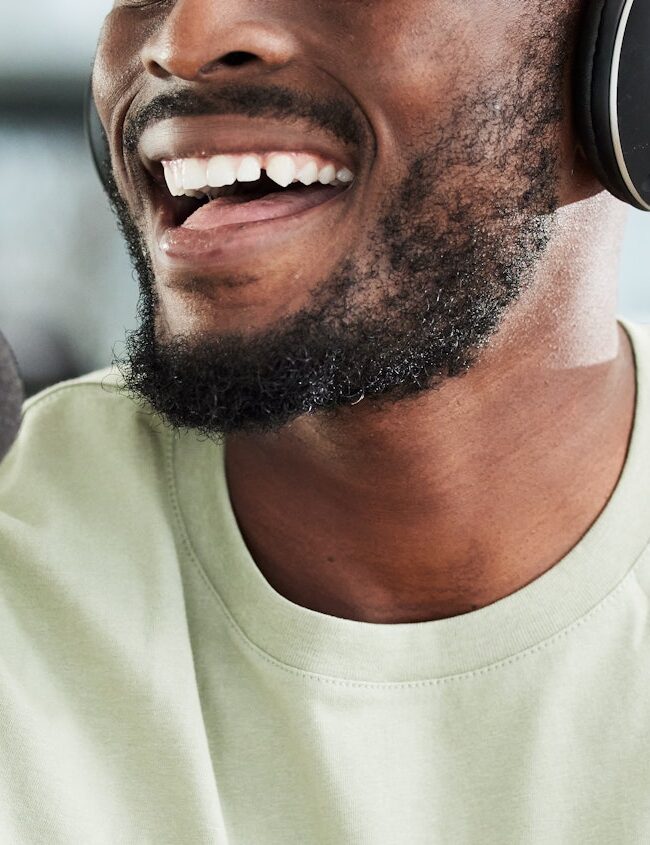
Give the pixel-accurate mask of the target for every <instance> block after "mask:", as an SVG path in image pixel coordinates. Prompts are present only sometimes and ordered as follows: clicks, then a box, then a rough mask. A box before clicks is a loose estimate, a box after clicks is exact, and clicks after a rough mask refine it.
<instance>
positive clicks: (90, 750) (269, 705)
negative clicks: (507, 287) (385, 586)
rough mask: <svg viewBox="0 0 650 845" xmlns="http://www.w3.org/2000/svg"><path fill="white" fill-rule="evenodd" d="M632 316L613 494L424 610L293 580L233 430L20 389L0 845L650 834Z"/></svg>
mask: <svg viewBox="0 0 650 845" xmlns="http://www.w3.org/2000/svg"><path fill="white" fill-rule="evenodd" d="M622 322H623V325H624V326H625V328H626V329H627V331H628V333H629V334H630V336H631V338H632V340H633V344H634V348H635V357H636V361H637V382H638V398H637V410H636V419H635V425H634V432H633V437H632V442H631V447H630V451H629V455H628V458H627V462H626V465H625V468H624V471H623V474H622V476H621V478H620V481H619V484H618V486H617V488H616V490H615V492H614V494H613V496H612V498H611V499H610V501H609V503H608V505H607V507H606V508H605V510H604V512H603V513H602V514H601V516H600V518H599V519H598V520H597V522H596V523H595V524H594V525H593V526H592V528H591V529H590V531H589V532H588V533H587V534H586V536H585V537H584V538H583V539H582V541H581V542H580V544H579V545H578V546H576V547H575V548H574V549H573V550H572V551H571V552H570V553H569V554H568V555H567V556H566V557H565V558H564V559H563V560H561V561H560V562H559V563H558V564H557V565H556V566H555V567H554V568H552V569H551V570H550V571H548V572H546V573H545V574H544V575H542V576H541V577H540V578H538V579H537V580H535V581H534V582H532V583H530V584H528V585H527V586H526V587H524V588H523V589H521V590H519V591H517V592H516V593H514V594H513V595H510V596H508V597H507V598H504V599H502V600H500V601H497V602H495V603H494V604H492V605H490V606H488V607H484V608H482V609H480V610H477V611H474V612H472V613H467V614H464V615H462V616H457V617H454V618H451V619H443V620H437V621H432V622H425V623H415V624H398V625H382V624H370V623H363V622H355V621H350V620H345V619H340V618H337V617H334V616H328V615H326V614H321V613H317V612H315V611H312V610H308V609H306V608H303V607H300V606H299V605H296V604H294V603H292V602H291V601H288V600H287V599H285V598H283V597H282V596H281V595H280V594H279V593H277V592H276V591H275V590H274V589H273V588H272V587H271V586H270V584H269V583H268V582H267V581H266V580H265V578H264V577H263V576H262V574H261V572H260V571H259V569H258V568H257V567H256V565H255V563H254V561H253V559H252V558H251V556H250V554H249V552H248V551H247V549H246V546H245V544H244V542H243V539H242V536H241V534H240V532H239V529H238V526H237V522H236V519H235V517H234V514H233V511H232V508H231V504H230V501H229V497H228V489H227V485H226V482H225V476H224V462H223V448H222V447H219V446H217V445H215V444H214V443H211V442H209V441H205V440H203V441H202V440H200V439H198V438H197V437H196V436H194V435H193V434H191V433H187V432H186V433H184V434H183V435H181V436H174V434H173V433H172V432H171V431H170V430H169V429H167V428H165V427H164V426H163V425H161V424H160V422H159V421H157V419H156V418H155V417H154V416H152V415H150V414H147V413H145V412H144V411H143V410H142V408H141V407H139V406H138V405H137V404H136V403H135V402H133V401H132V400H130V399H129V398H128V397H127V396H125V395H121V394H119V393H117V392H116V391H115V389H114V387H111V383H112V381H111V379H112V378H114V377H110V378H109V377H108V376H107V371H100V372H99V373H95V374H90V375H88V376H85V377H84V378H81V379H78V380H75V381H72V382H67V383H62V384H59V385H57V386H55V387H53V388H51V389H49V390H47V391H45V392H44V393H41V394H40V395H39V396H37V397H35V398H34V399H32V400H30V401H29V402H28V403H27V406H26V415H25V420H24V425H23V428H22V431H21V435H20V437H19V439H18V441H17V442H16V444H15V446H14V448H13V449H12V451H11V452H10V454H9V456H8V458H7V459H6V460H5V462H4V463H3V464H2V466H1V468H0V843H2V845H28V843H47V845H59V843H60V845H76V843H79V845H100V844H101V845H136V843H138V845H139V843H143V845H144V843H151V845H166V843H170V845H171V843H174V845H176V843H179V845H191V844H192V843H206V844H207V843H219V845H470V843H471V845H515V843H516V845H542V843H544V845H590V843H593V845H631V843H635V844H636V843H639V845H640V843H644V844H645V845H647V843H650V602H649V596H650V553H649V550H648V549H649V539H650V496H649V495H648V486H649V478H650V473H649V469H650V329H649V328H648V327H645V326H641V325H638V324H633V323H629V322H627V321H622ZM308 564H309V561H308V560H306V561H305V565H308Z"/></svg>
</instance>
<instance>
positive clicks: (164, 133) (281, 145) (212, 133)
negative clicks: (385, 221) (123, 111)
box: [138, 115, 357, 181]
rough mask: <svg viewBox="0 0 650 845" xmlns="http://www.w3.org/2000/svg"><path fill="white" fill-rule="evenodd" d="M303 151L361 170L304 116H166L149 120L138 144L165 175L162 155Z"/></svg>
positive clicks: (155, 171)
mask: <svg viewBox="0 0 650 845" xmlns="http://www.w3.org/2000/svg"><path fill="white" fill-rule="evenodd" d="M274 151H279V152H281V151H301V152H307V153H309V152H311V153H315V154H318V155H321V156H323V157H324V158H328V159H331V160H332V161H334V162H337V163H340V164H342V165H344V166H345V167H348V168H349V169H350V170H351V171H352V172H353V173H354V172H357V160H356V157H355V155H354V151H353V150H351V149H350V147H348V146H346V145H345V144H343V143H340V142H338V143H337V142H336V141H334V140H333V139H332V138H331V136H329V135H327V134H317V133H315V132H314V130H313V127H312V126H311V125H308V124H306V123H303V122H301V121H298V120H296V121H292V122H291V124H284V123H273V122H272V121H269V120H265V119H261V118H249V117H242V116H241V115H232V116H231V115H207V116H206V115H202V116H200V117H198V116H197V117H183V118H168V119H166V120H162V121H159V122H158V123H155V124H151V125H150V126H148V127H147V128H146V129H145V131H144V132H143V134H142V136H141V138H140V142H139V144H138V153H139V156H140V160H141V161H142V163H143V165H144V166H145V168H146V169H147V170H148V171H149V173H151V174H152V176H153V177H154V178H155V179H156V180H158V181H160V180H161V179H162V165H161V164H160V162H161V161H173V160H174V159H180V158H209V157H210V156H213V155H218V154H220V153H245V152H258V153H265V152H267V153H268V152H274Z"/></svg>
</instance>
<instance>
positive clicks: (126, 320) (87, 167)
mask: <svg viewBox="0 0 650 845" xmlns="http://www.w3.org/2000/svg"><path fill="white" fill-rule="evenodd" d="M111 5H112V4H111V2H110V0H82V2H79V0H56V2H52V0H29V2H28V3H25V4H24V5H23V4H22V3H19V4H15V3H14V4H10V5H9V6H8V7H7V8H5V11H4V12H3V20H4V24H3V26H2V27H1V28H0V184H1V185H3V186H4V188H3V190H4V195H5V197H7V198H10V200H9V202H5V203H4V204H3V207H2V211H1V212H0V214H1V215H2V220H1V225H0V260H1V266H2V281H1V282H0V328H1V329H2V331H3V332H4V333H5V334H6V335H7V338H8V339H9V342H10V343H11V344H12V346H13V348H14V351H15V352H16V356H17V358H18V362H19V365H20V368H21V372H22V375H23V378H24V380H25V383H26V392H27V393H28V395H31V394H32V393H34V392H36V391H37V390H40V389H42V388H43V387H45V386H47V385H49V384H52V383H54V382H56V381H60V380H61V379H64V378H69V377H72V376H76V375H79V374H81V373H84V372H88V371H90V370H93V369H97V368H99V367H104V366H108V365H109V364H110V363H111V360H112V354H113V347H114V345H115V344H116V343H117V344H118V347H117V348H118V349H121V344H122V342H123V340H124V335H125V331H126V330H127V329H129V328H132V327H134V325H135V315H136V303H137V284H136V282H135V281H134V279H133V275H132V270H131V265H130V263H129V260H128V258H127V256H126V251H125V249H124V247H123V245H122V241H121V239H120V237H119V234H118V232H117V228H116V226H115V222H114V218H113V215H112V214H111V212H110V211H109V208H108V204H107V202H106V200H105V198H104V195H103V193H102V191H101V188H100V186H99V183H98V181H97V178H96V176H95V173H94V171H93V168H92V163H91V159H90V155H89V154H88V151H87V149H86V143H85V139H84V135H83V125H82V108H83V105H82V104H83V97H84V91H85V87H86V85H87V81H88V77H89V75H90V69H91V65H92V59H93V55H94V51H95V45H96V42H97V36H98V33H99V29H100V26H101V23H102V21H103V19H104V16H105V15H106V14H107V13H108V11H109V10H110V7H111ZM619 296H620V299H619V313H620V314H621V315H623V316H625V317H630V318H632V319H637V320H641V321H644V322H650V214H648V215H646V214H643V213H641V212H637V211H635V210H633V209H631V210H630V213H629V222H628V229H627V235H626V241H625V247H624V252H623V261H622V266H621V284H620V294H619Z"/></svg>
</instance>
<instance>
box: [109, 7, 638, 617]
mask: <svg viewBox="0 0 650 845" xmlns="http://www.w3.org/2000/svg"><path fill="white" fill-rule="evenodd" d="M533 5H534V4H533V3H530V4H529V3H526V2H522V3H512V2H505V1H504V0H480V2H470V3H460V2H457V0H443V2H433V0H401V2H400V3H394V2H392V0H375V2H364V1H363V0H351V2H346V0H338V2H333V3H329V2H328V3H321V2H303V0H301V2H300V3H297V2H295V0H285V2H281V1H280V0H278V2H271V0H268V2H264V3H262V2H241V0H240V2H237V0H229V1H228V0H224V2H220V3H207V2H205V0H177V2H176V3H171V2H158V3H148V4H146V3H135V2H131V3H127V2H119V0H118V2H116V4H115V7H114V10H113V12H112V13H111V15H109V18H108V19H107V23H106V26H105V28H104V31H103V33H102V38H101V41H100V46H99V51H98V56H97V63H96V69H95V81H94V90H95V97H96V101H97V104H98V108H99V111H100V115H101V117H102V120H103V122H104V124H105V126H106V128H107V132H108V135H109V139H110V144H111V148H112V154H113V164H114V168H115V174H116V181H117V184H118V187H119V188H120V191H121V193H122V194H123V196H124V197H126V199H127V201H128V202H129V205H131V206H132V207H133V208H134V209H136V210H137V211H138V212H139V213H140V219H141V220H143V221H145V222H144V224H143V225H144V227H145V231H147V223H146V221H147V219H148V218H147V213H148V212H147V208H146V207H144V206H143V205H142V200H141V199H140V197H139V194H138V191H137V187H136V186H137V178H136V175H135V174H134V170H133V165H132V163H131V162H130V160H129V158H128V157H126V156H124V155H122V143H121V132H122V126H123V124H124V121H125V119H126V117H127V114H128V112H129V110H130V109H132V108H133V107H134V105H136V106H137V105H138V104H142V103H146V102H147V101H148V100H150V99H151V98H152V97H153V96H155V95H157V94H159V93H161V92H162V91H164V90H167V89H168V88H169V87H170V86H173V85H174V84H175V83H176V82H179V81H182V82H183V83H186V84H190V85H192V86H195V87H196V88H198V89H200V88H202V87H209V86H211V85H215V84H217V83H218V82H219V81H220V80H222V79H224V78H227V79H228V81H230V82H233V81H237V80H241V81H242V82H247V81H251V80H253V81H256V82H259V81H260V80H264V79H266V78H267V77H271V78H274V74H280V76H281V79H282V82H283V83H285V84H294V85H295V86H296V87H297V88H300V89H301V90H308V91H310V92H311V93H313V94H314V96H319V95H321V96H328V95H329V96H338V97H347V98H351V100H354V101H355V102H356V103H357V104H359V105H360V106H361V108H362V109H363V111H364V113H365V115H366V117H367V120H368V122H369V125H370V126H371V128H372V133H373V135H374V137H375V139H376V153H375V157H374V160H373V161H372V169H369V165H366V164H365V163H361V171H360V173H361V175H362V176H363V177H364V179H363V184H364V190H363V193H362V195H361V200H360V201H359V202H358V203H357V204H356V206H355V207H354V208H353V209H352V210H351V211H348V212H346V213H347V214H348V215H349V216H348V218H347V220H346V221H345V226H344V227H341V229H340V231H337V237H336V238H335V239H332V238H331V236H330V234H329V233H328V232H323V233H321V234H320V236H318V237H312V238H310V239H309V242H306V240H305V239H301V238H296V239H295V241H293V242H291V243H289V244H287V245H285V247H284V248H283V249H281V250H276V251H270V252H269V254H268V256H267V257H265V262H264V271H265V272H264V283H263V284H262V283H255V284H248V285H246V286H243V287H236V286H232V285H231V284H228V285H222V286H219V285H218V282H219V279H220V277H224V278H225V277H228V278H229V279H230V280H232V278H233V276H237V275H241V277H242V278H250V277H251V276H254V274H255V271H256V269H258V268H256V267H255V266H252V265H250V264H247V263H246V261H245V259H239V260H238V262H236V263H231V264H229V265H224V266H220V267H215V268H214V272H213V278H214V281H215V287H214V290H212V291H211V293H210V297H209V299H207V300H201V303H200V304H201V307H199V303H198V299H197V298H198V296H199V294H198V293H196V292H192V290H191V289H190V290H189V292H188V288H187V278H186V277H183V275H182V274H181V273H179V272H172V271H170V270H169V269H168V268H165V267H163V266H162V265H160V264H159V265H156V261H155V259H154V269H155V271H156V284H157V291H158V293H159V295H160V312H159V321H160V322H159V329H160V331H161V332H163V330H164V331H166V332H167V333H170V334H173V333H175V332H181V331H186V330H188V329H197V328H200V329H201V330H203V331H209V332H212V333H214V334H218V333H219V332H223V331H229V330H233V329H237V330H242V331H244V330H251V329H253V328H258V327H262V326H266V325H268V324H269V323H271V322H272V321H273V320H277V319H278V318H279V317H281V316H282V315H283V314H289V313H291V312H293V311H295V310H296V309H297V308H298V307H300V305H301V304H302V303H304V302H305V301H306V300H307V299H308V298H309V294H310V290H311V288H312V287H313V285H314V284H316V282H317V279H318V275H317V274H318V271H320V270H322V269H323V268H327V267H329V266H333V265H334V263H335V262H336V260H337V259H339V258H340V257H341V256H343V255H345V254H346V252H347V251H348V250H350V249H351V248H352V247H353V245H354V244H356V243H357V241H358V239H359V236H360V232H362V231H363V225H364V220H366V219H367V218H368V217H371V218H372V217H373V215H376V214H377V213H379V210H380V209H381V207H382V198H383V191H384V190H385V187H386V185H388V184H390V181H391V177H392V174H393V173H395V172H397V171H399V168H400V161H401V151H402V150H405V149H407V148H409V147H410V146H411V145H414V144H416V142H417V139H418V138H419V137H421V136H422V134H423V133H426V132H427V129H428V127H429V126H430V125H431V124H432V122H433V121H435V120H436V119H441V120H442V119H444V115H445V114H446V113H447V112H446V110H447V108H448V100H449V99H450V98H451V96H452V94H453V92H455V91H462V90H463V89H464V88H466V89H471V88H472V86H476V85H477V80H480V79H482V78H484V77H485V76H486V75H490V74H495V73H497V72H498V73H507V72H508V70H507V59H508V57H510V56H511V58H512V62H513V63H514V62H516V59H517V47H516V45H515V44H513V39H512V32H513V29H514V30H515V31H516V29H517V28H518V27H525V26H526V20H527V12H530V11H531V9H532V7H533ZM571 5H575V6H578V5H580V4H578V3H573V4H572V3H571V2H568V0H567V6H571ZM232 51H246V52H248V53H250V54H252V55H253V56H255V57H256V61H254V62H249V63H247V64H244V65H241V66H231V65H227V64H223V63H221V62H220V59H221V58H222V57H223V56H225V55H228V54H229V53H231V52H232ZM359 55H362V56H363V62H361V61H359ZM504 56H505V57H506V61H505V63H504V61H503V60H502V59H503V57H504ZM496 57H499V59H500V62H499V63H496ZM497 68H498V70H497ZM450 92H451V93H450ZM562 96H563V97H564V99H565V101H566V104H567V112H566V117H565V118H564V119H563V122H562V126H561V137H560V139H559V144H560V148H561V150H562V153H561V160H560V166H559V170H558V183H557V193H558V197H559V200H560V202H559V206H560V207H559V210H558V212H557V218H556V227H555V230H554V234H553V238H552V241H551V243H550V246H549V248H548V250H547V251H546V252H545V254H544V255H543V257H542V258H541V260H540V261H539V262H538V264H537V265H536V267H535V270H534V278H533V281H532V284H531V286H530V287H529V289H528V290H527V291H526V292H525V294H524V295H523V296H522V297H521V298H520V299H519V300H518V301H517V302H516V303H515V304H514V305H513V306H512V307H511V308H510V309H509V310H508V312H507V314H506V317H505V319H504V320H503V322H502V325H501V327H500V329H499V331H498V333H497V334H496V335H495V336H494V337H493V338H492V339H491V342H490V344H489V346H488V347H487V348H486V349H485V350H483V352H482V354H481V356H480V359H479V360H478V362H477V363H476V365H475V366H474V367H473V368H472V369H471V370H470V371H469V372H468V373H467V374H466V375H465V376H464V377H463V378H461V379H449V380H447V381H446V382H444V383H443V384H442V385H441V386H440V387H439V388H438V389H437V390H435V391H424V392H422V393H420V394H419V395H417V396H415V397H413V398H411V399H409V400H408V401H403V402H398V403H396V404H393V405H389V406H386V407H382V408H380V409H378V408H377V407H375V406H373V405H372V404H369V403H364V402H361V403H359V404H355V405H350V406H349V407H345V408H342V409H340V412H339V413H338V414H336V415H334V416H331V415H330V416H325V415H319V414H310V415H304V416H302V417H300V418H299V419H297V420H296V421H295V422H294V423H293V424H292V425H291V426H288V427H285V428H283V429H281V430H280V431H278V432H277V433H274V434H271V435H260V434H249V433H246V434H244V433H236V434H232V435H229V437H228V438H227V440H226V456H227V461H226V466H227V474H228V482H229V488H230V495H231V499H232V503H233V507H234V510H235V513H236V515H237V518H238V521H239V524H240V528H241V530H242V534H243V536H244V538H245V540H246V543H247V545H248V547H249V549H250V551H251V554H252V556H253V558H254V560H255V561H256V563H257V565H258V566H259V568H260V570H261V571H262V573H263V574H264V575H265V577H266V578H267V580H268V581H269V583H270V584H271V585H272V586H273V587H274V588H275V589H276V590H277V591H278V592H279V593H281V594H282V595H283V596H285V597H286V598H287V599H289V600H291V601H293V602H295V603H296V604H299V605H302V606H304V607H307V608H310V609H312V610H316V611H319V612H322V613H327V614H332V615H335V616H339V617H343V618H347V619H353V620H358V621H367V622H377V623H403V622H420V621H429V620H436V619H444V618H448V617H453V616H457V615H460V614H464V613H468V612H470V611H473V610H476V609H478V608H481V607H484V606H486V605H489V604H491V603H493V602H495V601H497V600H499V599H501V598H503V597H505V596H507V595H510V594H512V593H513V592H515V591H517V590H519V589H521V588H522V587H524V586H525V585H527V584H529V583H530V582H531V581H533V580H535V579H536V578H538V577H539V576H540V575H542V574H543V573H544V572H546V571H547V570H549V569H550V568H551V567H553V566H554V565H555V564H556V563H557V562H558V561H559V560H560V559H561V558H562V557H564V556H565V555H566V554H567V553H568V552H569V551H570V550H571V549H572V548H573V547H574V546H575V545H576V543H578V542H579V540H580V539H581V538H582V537H583V536H584V534H585V533H586V531H587V530H588V529H589V527H590V526H591V525H592V524H593V522H594V521H595V520H596V519H597V517H598V516H599V514H600V513H601V512H602V510H603V507H604V506H605V504H606V503H607V501H608V499H609V497H610V496H611V494H612V492H613V490H614V488H615V486H616V483H617V481H618V478H619V476H620V473H621V470H622V467H623V465H624V461H625V455H626V451H627V447H628V443H629V437H630V433H631V427H632V421H633V414H634V404H635V369H634V361H633V356H632V351H631V348H630V346H629V342H628V340H627V337H626V335H625V334H624V333H623V331H622V330H621V329H619V328H618V326H617V323H616V313H617V303H616V286H617V275H618V267H617V262H616V257H617V252H618V249H619V247H620V243H621V240H622V233H623V227H624V223H625V209H624V207H623V206H622V205H621V204H620V203H618V202H617V201H616V200H614V199H613V198H611V197H609V196H608V195H607V194H605V193H604V192H603V191H602V188H601V186H600V185H599V184H598V182H597V180H596V178H595V177H594V175H593V174H592V173H591V171H590V169H589V167H588V165H587V164H586V162H585V161H584V159H583V157H582V155H581V153H580V151H579V149H578V146H577V140H576V137H575V134H574V130H573V126H572V121H571V119H570V104H569V99H570V94H569V84H568V74H567V77H566V79H565V90H564V91H563V95H562ZM439 116H441V117H439ZM480 142H481V141H480V138H478V137H477V143H480ZM486 143H489V141H486ZM364 168H365V169H364ZM492 178H498V177H497V176H494V177H492ZM504 178H505V177H504ZM461 187H462V186H461ZM149 236H151V232H150V231H149Z"/></svg>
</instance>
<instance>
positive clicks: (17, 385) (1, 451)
mask: <svg viewBox="0 0 650 845" xmlns="http://www.w3.org/2000/svg"><path fill="white" fill-rule="evenodd" d="M23 399H24V393H23V385H22V382H21V380H20V376H19V375H18V367H17V365H16V359H15V357H14V354H13V352H12V351H11V347H10V346H9V344H8V343H7V341H6V339H5V337H4V335H3V334H2V333H1V332H0V461H1V460H2V459H3V458H4V456H5V455H6V454H7V452H8V451H9V449H10V448H11V444H12V443H13V442H14V440H15V439H16V435H17V434H18V429H19V428H20V422H21V416H22V413H21V409H22V404H23Z"/></svg>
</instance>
